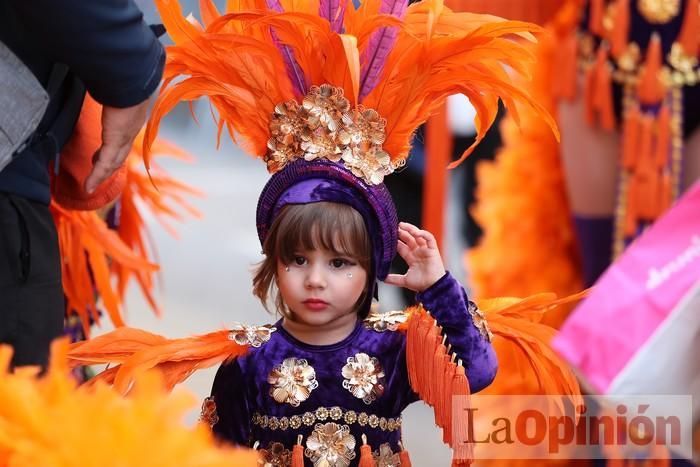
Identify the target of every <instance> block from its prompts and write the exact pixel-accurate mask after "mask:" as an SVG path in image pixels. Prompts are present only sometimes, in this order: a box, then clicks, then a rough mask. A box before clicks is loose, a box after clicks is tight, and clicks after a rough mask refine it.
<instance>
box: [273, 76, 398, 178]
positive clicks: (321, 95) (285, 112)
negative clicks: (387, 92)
mask: <svg viewBox="0 0 700 467" xmlns="http://www.w3.org/2000/svg"><path fill="white" fill-rule="evenodd" d="M385 126H386V120H385V119H384V118H382V117H381V116H380V115H379V113H377V111H376V110H374V109H367V108H365V107H363V106H362V105H359V106H357V107H356V108H355V109H351V108H350V102H349V101H348V100H347V99H346V98H345V97H344V95H343V89H342V88H337V87H333V86H331V85H329V84H323V85H321V86H312V87H311V88H310V90H309V92H308V93H307V94H306V96H305V97H304V100H303V101H302V104H301V105H299V104H298V103H297V102H296V101H295V100H290V101H287V102H284V103H281V104H278V105H277V106H276V107H275V111H274V113H273V115H272V120H271V121H270V134H271V137H270V140H269V141H268V142H267V147H268V151H267V154H266V155H265V157H264V159H265V162H266V163H267V169H268V170H269V171H270V173H275V172H278V171H280V170H282V169H283V168H284V167H285V166H286V165H287V164H289V163H290V162H294V161H295V160H298V159H302V158H303V159H305V160H307V161H313V160H316V159H327V160H329V161H333V162H342V163H343V165H345V167H347V168H348V169H349V170H350V171H351V172H352V173H353V175H355V176H356V177H359V178H362V179H363V180H365V181H366V182H367V183H369V184H370V185H378V184H380V183H382V181H383V180H384V177H385V176H386V175H389V174H390V173H392V172H393V171H394V170H396V169H397V168H398V167H401V166H402V165H403V164H404V163H405V160H403V159H401V160H400V161H397V162H392V161H391V158H390V157H389V154H388V153H387V152H386V151H384V150H383V149H382V144H383V143H384V140H385V138H386V135H385V132H384V127H385Z"/></svg>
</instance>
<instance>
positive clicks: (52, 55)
mask: <svg viewBox="0 0 700 467" xmlns="http://www.w3.org/2000/svg"><path fill="white" fill-rule="evenodd" d="M12 3H13V7H14V9H15V11H16V15H17V18H18V19H19V21H21V22H22V23H24V26H25V28H26V29H27V30H29V31H32V33H31V40H32V41H33V42H34V44H33V45H34V48H35V49H36V50H37V51H41V53H42V54H44V55H46V56H47V57H48V58H49V59H51V60H53V61H55V62H59V63H65V64H66V65H68V66H69V67H70V68H71V70H72V71H73V72H74V73H75V74H76V75H78V76H79V77H80V79H81V80H82V81H83V82H84V83H85V86H86V88H87V90H88V91H89V92H90V94H91V95H92V97H94V98H95V100H97V101H98V102H99V103H101V104H104V105H109V106H112V107H130V106H132V105H136V104H139V103H141V102H143V101H144V100H146V99H148V97H149V96H150V95H151V94H152V93H153V92H154V91H155V90H156V88H157V87H158V84H159V82H160V79H161V76H162V74H163V65H164V63H165V51H164V49H163V46H162V45H161V44H160V42H159V41H158V39H157V38H156V36H155V35H154V34H153V32H152V31H151V29H150V28H149V27H148V26H147V25H146V24H145V23H144V21H143V15H142V13H141V10H139V8H138V7H137V6H136V4H135V3H134V2H133V1H132V0H31V1H24V0H14V1H13V2H12Z"/></svg>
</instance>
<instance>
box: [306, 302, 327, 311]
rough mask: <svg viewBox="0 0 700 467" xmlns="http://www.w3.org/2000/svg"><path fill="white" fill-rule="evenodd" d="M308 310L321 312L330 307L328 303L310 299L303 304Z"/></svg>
mask: <svg viewBox="0 0 700 467" xmlns="http://www.w3.org/2000/svg"><path fill="white" fill-rule="evenodd" d="M302 303H303V304H304V305H305V306H306V308H308V309H309V310H312V311H321V310H324V309H326V307H328V303H327V302H324V301H323V300H318V299H309V300H304V301H303V302H302Z"/></svg>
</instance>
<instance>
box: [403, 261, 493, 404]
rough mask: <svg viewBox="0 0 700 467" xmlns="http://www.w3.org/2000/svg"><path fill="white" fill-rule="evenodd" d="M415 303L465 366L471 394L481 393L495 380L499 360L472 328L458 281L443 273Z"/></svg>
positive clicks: (485, 339)
mask: <svg viewBox="0 0 700 467" xmlns="http://www.w3.org/2000/svg"><path fill="white" fill-rule="evenodd" d="M416 299H417V300H418V301H419V302H420V303H421V304H422V305H423V308H425V309H426V310H428V311H429V312H430V313H431V315H432V316H433V318H435V319H436V320H437V322H438V324H439V325H440V326H442V328H443V333H444V334H446V335H447V343H449V344H450V345H451V346H452V352H455V353H456V354H457V356H458V358H460V359H461V360H462V362H463V363H464V369H465V370H466V373H467V378H468V379H469V386H470V388H471V392H472V393H475V392H478V391H481V390H482V389H484V388H485V387H486V386H488V385H489V384H491V382H492V381H493V379H494V378H495V377H496V371H497V370H498V360H497V359H496V352H495V351H494V350H493V347H492V346H491V343H490V341H489V340H488V338H486V337H485V336H483V335H482V334H481V332H480V331H479V329H478V328H477V327H476V326H475V325H474V321H473V319H472V316H471V315H470V313H469V308H468V307H469V300H468V299H467V293H466V292H465V291H464V289H463V288H462V286H461V285H460V284H459V282H457V280H456V279H455V278H454V277H452V276H451V275H450V273H445V275H444V276H442V278H441V279H440V280H438V281H437V282H436V283H435V284H433V285H432V286H430V287H429V288H428V289H426V290H425V291H423V292H422V293H419V294H417V296H416Z"/></svg>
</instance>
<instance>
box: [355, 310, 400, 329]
mask: <svg viewBox="0 0 700 467" xmlns="http://www.w3.org/2000/svg"><path fill="white" fill-rule="evenodd" d="M407 320H408V314H407V313H406V312H405V311H398V310H397V311H387V312H386V313H379V312H376V311H372V312H370V314H369V315H368V316H367V318H365V319H364V321H363V322H364V324H365V327H366V328H367V329H373V330H375V331H377V332H384V331H396V330H397V329H398V328H399V326H400V325H401V324H403V323H405V322H406V321H407Z"/></svg>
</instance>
